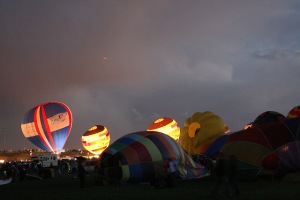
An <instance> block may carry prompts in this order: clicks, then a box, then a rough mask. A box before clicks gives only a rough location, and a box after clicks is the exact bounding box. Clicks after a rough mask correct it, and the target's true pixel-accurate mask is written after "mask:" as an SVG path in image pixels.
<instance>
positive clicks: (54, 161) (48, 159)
mask: <svg viewBox="0 0 300 200" xmlns="http://www.w3.org/2000/svg"><path fill="white" fill-rule="evenodd" d="M31 160H32V161H34V162H41V164H42V166H43V167H57V166H58V156H57V155H56V154H45V155H38V156H32V157H31Z"/></svg>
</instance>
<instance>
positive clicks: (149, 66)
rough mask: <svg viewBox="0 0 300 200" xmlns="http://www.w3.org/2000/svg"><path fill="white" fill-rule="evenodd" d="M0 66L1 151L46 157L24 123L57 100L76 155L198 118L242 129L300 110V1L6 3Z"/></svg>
mask: <svg viewBox="0 0 300 200" xmlns="http://www.w3.org/2000/svg"><path fill="white" fill-rule="evenodd" d="M0 67H1V73H0V78H1V79H0V97H1V98H0V101H1V103H0V127H1V137H0V150H2V149H13V150H14V149H23V148H36V147H35V146H34V145H33V144H31V143H30V142H29V141H28V140H27V139H26V138H25V137H24V136H23V134H22V132H21V128H20V124H21V121H22V119H23V116H24V114H25V113H26V112H27V111H28V110H29V109H31V108H32V107H34V106H36V105H38V104H41V103H44V102H48V101H61V102H63V103H65V104H66V105H68V106H69V107H70V109H71V110H72V113H73V117H74V120H73V128H72V131H71V134H70V137H69V139H68V141H67V143H66V145H65V148H66V149H72V148H82V146H81V140H80V139H81V135H82V134H83V133H84V132H85V131H87V130H88V129H89V128H90V127H91V126H93V125H96V124H100V125H104V126H106V127H107V128H108V130H109V131H110V133H111V137H112V138H111V139H112V142H113V141H114V140H116V139H117V138H119V137H121V136H123V135H125V134H127V133H131V132H135V131H141V130H145V129H147V127H148V126H149V125H150V124H151V123H152V122H153V121H154V120H155V119H157V118H158V117H171V118H174V119H175V120H176V121H178V122H179V125H180V126H183V123H184V121H185V119H186V118H188V117H190V116H191V115H192V114H193V113H194V112H204V111H212V112H214V113H216V114H217V115H219V116H220V117H222V118H223V120H224V121H225V122H226V123H227V124H228V126H229V128H230V129H231V130H232V131H237V130H240V129H242V128H243V127H244V126H245V125H246V124H247V123H249V122H251V121H253V120H254V119H255V118H256V117H257V116H258V115H259V114H261V113H262V112H265V111H268V110H271V111H277V112H279V113H281V114H283V115H287V113H288V112H289V111H290V110H291V109H292V108H293V107H295V106H298V105H300V95H299V86H300V78H299V75H300V1H297V0H253V1H240V0H226V1H221V0H206V1H202V0H189V1H182V0H154V1H148V0H113V1H112V0H107V1H101V0H94V1H92V0H86V1H81V0H64V1H56V0H45V1H38V0H35V1H33V0H27V1H21V0H20V1H13V0H0Z"/></svg>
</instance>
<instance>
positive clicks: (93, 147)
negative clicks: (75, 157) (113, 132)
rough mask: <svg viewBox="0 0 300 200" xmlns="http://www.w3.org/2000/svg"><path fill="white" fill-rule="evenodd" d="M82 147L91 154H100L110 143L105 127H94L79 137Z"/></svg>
mask: <svg viewBox="0 0 300 200" xmlns="http://www.w3.org/2000/svg"><path fill="white" fill-rule="evenodd" d="M81 142H82V146H83V147H84V148H85V149H86V150H88V151H89V152H91V153H93V154H98V155H99V154H101V153H102V152H103V151H104V150H105V149H106V148H107V147H108V146H109V142H110V133H109V132H108V130H107V128H106V127H105V126H101V125H95V126H93V127H91V128H90V129H89V130H88V131H87V132H85V133H84V134H83V135H82V137H81Z"/></svg>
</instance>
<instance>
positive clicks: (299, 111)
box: [287, 106, 300, 118]
mask: <svg viewBox="0 0 300 200" xmlns="http://www.w3.org/2000/svg"><path fill="white" fill-rule="evenodd" d="M287 117H288V118H294V117H300V106H295V107H294V108H292V109H291V110H290V111H289V113H288V115H287Z"/></svg>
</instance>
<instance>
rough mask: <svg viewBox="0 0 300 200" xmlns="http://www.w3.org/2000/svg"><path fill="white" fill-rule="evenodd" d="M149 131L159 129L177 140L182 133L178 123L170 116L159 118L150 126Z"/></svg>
mask: <svg viewBox="0 0 300 200" xmlns="http://www.w3.org/2000/svg"><path fill="white" fill-rule="evenodd" d="M147 131H158V132H161V133H164V134H167V135H169V136H170V137H171V138H173V139H174V140H176V141H178V139H179V135H180V127H179V125H178V123H177V122H176V121H175V120H174V119H172V118H168V117H163V118H158V119H157V120H155V121H154V122H153V123H152V124H151V125H150V126H149V127H148V129H147Z"/></svg>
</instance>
